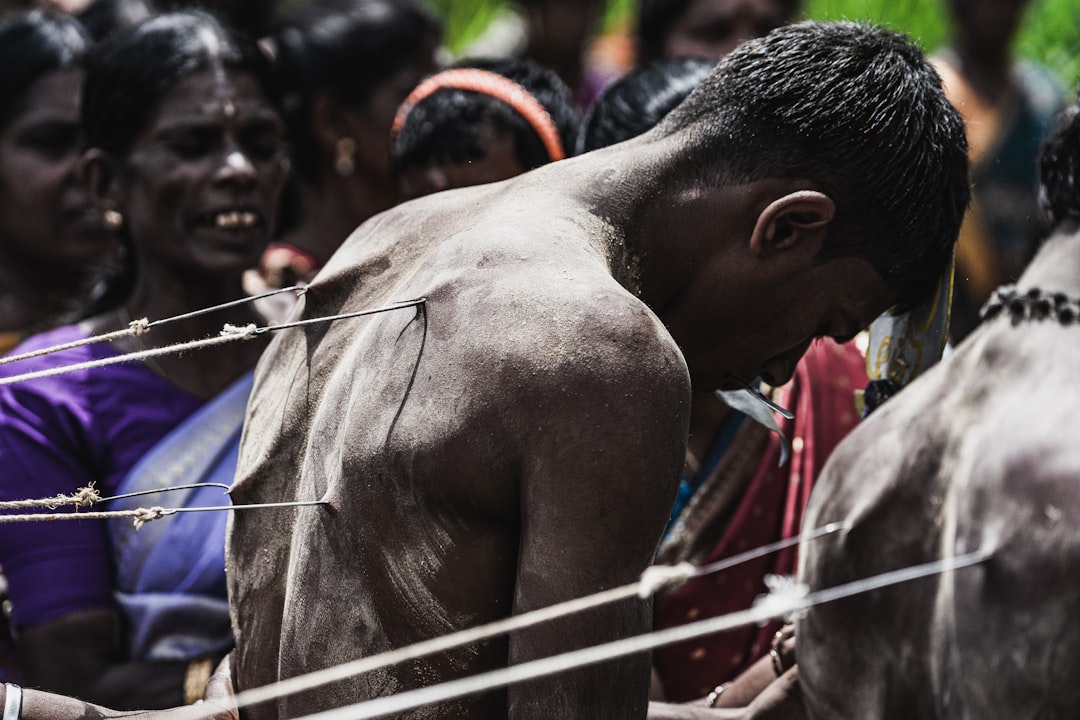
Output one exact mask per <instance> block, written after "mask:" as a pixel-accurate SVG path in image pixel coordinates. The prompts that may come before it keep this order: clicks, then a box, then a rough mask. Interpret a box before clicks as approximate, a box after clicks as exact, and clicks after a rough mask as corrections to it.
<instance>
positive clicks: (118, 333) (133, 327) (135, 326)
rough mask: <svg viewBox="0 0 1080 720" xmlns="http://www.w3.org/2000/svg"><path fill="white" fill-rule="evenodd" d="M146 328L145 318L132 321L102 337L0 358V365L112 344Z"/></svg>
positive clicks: (93, 336)
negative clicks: (98, 344)
mask: <svg viewBox="0 0 1080 720" xmlns="http://www.w3.org/2000/svg"><path fill="white" fill-rule="evenodd" d="M148 327H149V323H148V322H147V320H146V318H143V319H141V320H132V321H131V323H130V324H129V325H128V327H127V328H125V329H124V330H115V331H113V332H110V333H104V334H102V335H91V336H90V337H85V338H82V339H81V340H72V341H71V342H66V343H62V344H60V345H52V346H51V347H46V348H39V349H38V350H31V351H30V352H24V353H19V354H18V355H8V356H7V357H3V358H0V365H7V364H9V363H13V362H19V361H20V360H30V359H31V358H36V357H41V356H43V355H51V354H52V353H57V352H60V351H61V350H71V349H72V348H77V347H82V346H83V345H94V344H96V343H103V342H112V341H113V340H119V339H120V338H126V337H131V336H133V335H142V334H143V333H145V332H146V330H147V328H148Z"/></svg>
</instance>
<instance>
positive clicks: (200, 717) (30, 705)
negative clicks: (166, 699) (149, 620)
mask: <svg viewBox="0 0 1080 720" xmlns="http://www.w3.org/2000/svg"><path fill="white" fill-rule="evenodd" d="M11 691H12V687H11V686H10V685H8V684H0V707H5V706H6V703H7V701H8V693H9V692H11ZM21 695H22V701H21V707H20V709H19V718H20V720H106V719H107V718H133V717H138V718H142V719H144V720H239V717H240V716H239V713H238V712H237V710H236V704H235V703H234V702H233V686H232V677H231V672H230V663H229V658H228V657H226V658H225V659H224V660H222V661H221V663H220V664H219V665H218V667H217V670H216V671H215V672H214V674H213V675H212V676H211V677H210V680H209V681H208V682H207V683H206V692H205V701H204V702H200V703H198V704H196V705H189V706H185V707H178V708H172V709H169V710H149V711H138V710H137V711H128V712H123V711H118V710H110V709H109V708H105V707H101V706H100V705H93V704H91V703H88V702H83V701H82V700H77V699H75V698H72V697H67V696H65V695H55V694H53V693H47V692H42V691H40V690H26V689H22V690H21Z"/></svg>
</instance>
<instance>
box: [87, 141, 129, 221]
mask: <svg viewBox="0 0 1080 720" xmlns="http://www.w3.org/2000/svg"><path fill="white" fill-rule="evenodd" d="M116 172H117V171H116V163H114V162H113V160H112V158H110V157H109V156H107V155H106V154H105V153H103V152H102V151H100V150H97V149H91V150H87V151H86V152H85V153H83V156H82V157H81V158H80V159H79V176H80V177H81V178H82V181H83V185H84V186H85V187H86V190H87V192H88V193H89V195H90V202H92V203H93V204H94V207H96V208H97V209H98V210H99V211H101V212H105V211H106V210H115V211H118V212H119V211H120V210H121V207H120V205H121V203H120V187H119V186H120V183H119V179H118V178H117V176H116Z"/></svg>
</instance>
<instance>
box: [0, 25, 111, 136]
mask: <svg viewBox="0 0 1080 720" xmlns="http://www.w3.org/2000/svg"><path fill="white" fill-rule="evenodd" d="M91 42H92V41H91V39H90V36H89V35H88V34H87V32H86V30H85V29H84V28H83V26H82V25H81V24H79V22H78V21H76V20H73V19H72V18H70V17H67V16H64V15H53V14H50V13H47V12H43V11H40V10H37V11H34V12H30V13H27V14H25V15H21V16H18V17H15V18H12V19H10V20H5V21H3V22H0V68H2V70H0V129H3V128H5V127H7V125H8V123H10V122H11V121H12V120H13V119H14V118H15V116H16V115H19V114H20V113H21V112H22V111H23V110H24V109H25V100H26V94H27V93H28V92H29V90H30V88H31V87H32V86H33V85H34V83H36V82H37V81H38V80H40V79H41V78H42V77H44V76H46V75H48V74H49V73H52V72H56V71H57V70H64V69H66V68H69V67H79V66H81V64H82V63H83V61H84V59H85V57H86V54H87V52H88V51H89V49H90V45H91Z"/></svg>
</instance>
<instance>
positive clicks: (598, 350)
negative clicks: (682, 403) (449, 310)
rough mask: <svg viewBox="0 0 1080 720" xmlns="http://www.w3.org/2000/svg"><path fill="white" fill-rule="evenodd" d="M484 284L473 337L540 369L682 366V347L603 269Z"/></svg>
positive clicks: (624, 370) (653, 369) (589, 371)
mask: <svg viewBox="0 0 1080 720" xmlns="http://www.w3.org/2000/svg"><path fill="white" fill-rule="evenodd" d="M507 280H508V282H509V283H510V284H514V285H516V286H515V287H506V286H505V285H504V286H503V287H494V288H487V290H488V291H490V294H489V295H488V296H487V297H486V299H485V300H486V301H485V302H483V303H481V304H480V307H478V308H477V314H478V315H480V314H483V315H484V316H485V318H486V320H485V321H484V324H485V325H486V327H485V331H484V332H482V333H479V334H478V335H477V337H476V338H475V340H476V342H478V343H479V344H480V345H481V346H483V347H485V348H489V349H490V348H493V347H499V348H502V349H503V351H504V353H505V354H504V357H505V358H506V360H507V361H508V362H514V363H518V364H522V365H525V366H528V367H529V368H531V369H533V370H534V371H536V372H538V373H540V375H541V376H547V375H564V374H565V373H569V372H573V373H581V374H585V375H593V374H596V373H607V372H612V371H617V372H620V373H633V374H637V373H638V372H657V371H665V370H666V371H672V370H674V371H677V372H684V371H685V365H684V363H683V360H682V355H681V353H680V351H679V349H678V346H677V345H676V343H675V341H674V340H673V339H672V337H671V335H670V334H669V333H668V331H667V329H666V328H665V327H664V325H663V323H662V322H661V321H660V320H659V318H657V316H656V315H655V314H654V313H653V312H652V310H651V309H649V307H648V306H647V305H646V304H645V303H644V302H642V301H641V300H640V299H638V298H637V297H635V296H634V295H633V294H632V293H631V292H629V291H627V290H626V289H625V288H623V287H622V286H621V285H620V284H619V283H618V282H616V281H615V279H614V278H612V277H611V276H610V275H607V274H606V273H604V272H603V271H595V270H580V269H579V270H577V271H575V272H573V273H563V272H552V273H550V274H549V273H539V274H530V275H529V276H528V278H527V279H526V280H525V284H524V285H517V283H516V281H515V280H514V279H512V278H507Z"/></svg>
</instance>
